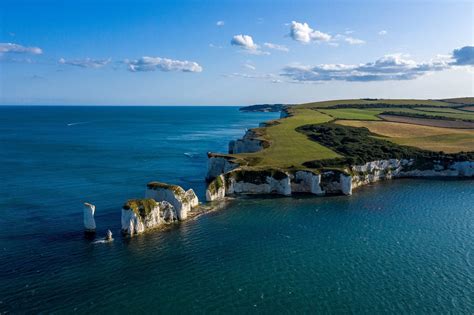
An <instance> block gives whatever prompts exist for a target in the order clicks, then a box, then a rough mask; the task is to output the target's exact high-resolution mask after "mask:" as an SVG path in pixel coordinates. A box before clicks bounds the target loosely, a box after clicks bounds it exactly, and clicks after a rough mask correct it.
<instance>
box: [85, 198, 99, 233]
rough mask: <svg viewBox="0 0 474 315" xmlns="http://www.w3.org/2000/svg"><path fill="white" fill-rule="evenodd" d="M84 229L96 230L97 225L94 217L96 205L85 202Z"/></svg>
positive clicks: (87, 230)
mask: <svg viewBox="0 0 474 315" xmlns="http://www.w3.org/2000/svg"><path fill="white" fill-rule="evenodd" d="M83 214H84V229H85V230H86V232H95V229H96V226H95V219H94V214H95V206H94V205H93V204H90V203H87V202H85V203H84V210H83Z"/></svg>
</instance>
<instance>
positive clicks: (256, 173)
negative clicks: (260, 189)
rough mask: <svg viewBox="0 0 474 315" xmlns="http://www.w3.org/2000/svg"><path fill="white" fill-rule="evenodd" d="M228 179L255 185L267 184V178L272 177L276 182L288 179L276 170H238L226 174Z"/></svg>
mask: <svg viewBox="0 0 474 315" xmlns="http://www.w3.org/2000/svg"><path fill="white" fill-rule="evenodd" d="M227 176H229V177H232V178H233V179H234V180H235V181H236V182H241V181H244V182H248V183H253V184H256V185H260V184H265V183H267V177H272V178H274V179H276V180H282V179H285V178H287V177H288V175H287V174H285V173H284V172H282V171H281V170H278V169H265V170H245V169H239V170H235V171H233V172H231V173H228V175H227Z"/></svg>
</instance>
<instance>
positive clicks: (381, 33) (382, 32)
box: [379, 30, 387, 36]
mask: <svg viewBox="0 0 474 315" xmlns="http://www.w3.org/2000/svg"><path fill="white" fill-rule="evenodd" d="M379 35H381V36H383V35H387V31H386V30H381V31H380V32H379Z"/></svg>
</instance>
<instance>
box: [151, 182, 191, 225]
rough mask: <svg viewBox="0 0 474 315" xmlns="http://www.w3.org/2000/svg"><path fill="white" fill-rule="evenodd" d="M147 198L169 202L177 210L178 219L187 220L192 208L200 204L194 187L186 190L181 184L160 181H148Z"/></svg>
mask: <svg viewBox="0 0 474 315" xmlns="http://www.w3.org/2000/svg"><path fill="white" fill-rule="evenodd" d="M145 198H152V199H154V200H163V201H167V202H169V203H170V204H171V205H173V207H174V209H175V210H176V215H177V217H178V220H185V219H186V218H187V217H188V213H189V212H190V211H192V208H194V207H196V206H198V204H199V200H198V198H197V196H196V194H195V193H194V191H193V190H192V189H189V190H188V191H185V190H184V189H183V188H182V187H180V186H177V185H170V184H165V183H159V182H151V183H148V185H147V189H146V192H145Z"/></svg>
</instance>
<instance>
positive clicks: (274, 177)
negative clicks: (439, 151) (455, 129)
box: [206, 159, 474, 201]
mask: <svg viewBox="0 0 474 315" xmlns="http://www.w3.org/2000/svg"><path fill="white" fill-rule="evenodd" d="M415 167H416V166H415V165H414V161H413V160H397V159H391V160H378V161H373V162H369V163H366V164H363V165H355V166H352V167H351V169H350V170H345V171H336V170H330V171H322V172H321V173H320V174H318V173H315V172H312V171H309V170H305V171H303V170H302V171H296V172H282V171H278V170H261V171H249V170H243V169H240V168H238V169H234V170H232V171H230V172H227V173H225V174H222V175H220V176H219V177H218V178H219V180H218V181H219V183H218V182H217V179H215V180H214V181H212V182H211V183H210V184H209V188H208V190H207V192H206V196H207V200H209V201H212V200H220V199H223V198H224V197H225V196H230V195H239V194H278V195H284V196H289V195H291V194H294V193H308V194H314V195H320V196H321V195H338V194H342V195H351V194H352V191H353V189H354V188H357V187H359V186H363V185H367V184H370V183H374V182H377V181H379V180H384V179H392V178H401V177H474V162H471V161H464V162H453V163H451V164H449V165H441V164H436V163H435V164H434V167H433V168H431V169H425V170H419V169H416V168H415Z"/></svg>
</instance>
